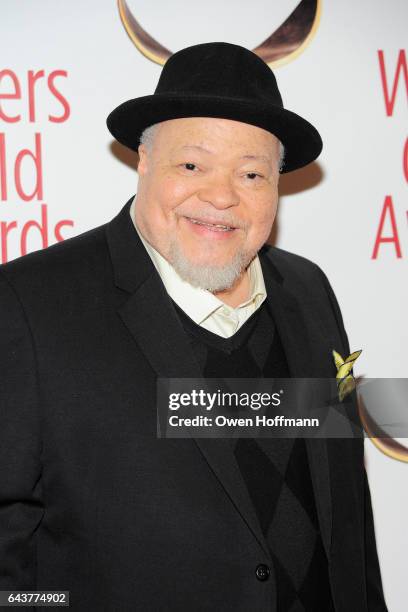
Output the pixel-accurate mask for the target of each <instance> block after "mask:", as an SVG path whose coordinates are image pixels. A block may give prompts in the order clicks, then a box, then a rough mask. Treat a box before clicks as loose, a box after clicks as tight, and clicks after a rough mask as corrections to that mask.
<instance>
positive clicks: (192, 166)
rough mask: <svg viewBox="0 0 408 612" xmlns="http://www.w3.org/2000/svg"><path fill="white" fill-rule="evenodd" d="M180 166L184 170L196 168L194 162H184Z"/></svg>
mask: <svg viewBox="0 0 408 612" xmlns="http://www.w3.org/2000/svg"><path fill="white" fill-rule="evenodd" d="M182 166H183V168H185V169H186V170H194V169H195V168H197V166H196V165H195V164H193V163H190V162H186V163H185V164H182Z"/></svg>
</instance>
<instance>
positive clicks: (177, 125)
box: [157, 117, 278, 156]
mask: <svg viewBox="0 0 408 612" xmlns="http://www.w3.org/2000/svg"><path fill="white" fill-rule="evenodd" d="M157 140H158V141H159V142H158V144H159V143H160V147H161V148H162V147H163V146H165V147H166V148H167V149H168V150H169V151H172V152H173V151H178V150H180V149H185V150H187V149H186V147H194V148H196V150H198V151H200V152H203V153H214V154H217V153H218V152H221V151H224V150H225V149H226V148H228V149H229V150H230V151H234V152H236V153H237V154H242V153H245V154H248V155H256V154H265V153H267V154H269V155H270V156H273V155H274V154H275V153H276V154H278V139H277V138H276V136H274V135H273V134H271V133H270V132H268V131H267V130H264V129H262V128H259V127H257V126H254V125H250V124H248V123H242V122H241V121H234V120H232V119H219V118H215V117H183V118H181V119H171V120H169V121H163V122H162V123H161V124H160V126H159V129H158V133H157ZM231 147H234V148H233V149H232V150H231Z"/></svg>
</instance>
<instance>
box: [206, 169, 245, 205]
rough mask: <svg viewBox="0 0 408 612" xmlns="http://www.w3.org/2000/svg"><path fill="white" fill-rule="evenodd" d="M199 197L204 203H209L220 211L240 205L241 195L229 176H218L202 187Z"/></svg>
mask: <svg viewBox="0 0 408 612" xmlns="http://www.w3.org/2000/svg"><path fill="white" fill-rule="evenodd" d="M197 195H198V198H199V199H200V200H201V201H202V202H208V203H210V204H212V205H213V206H214V207H215V208H219V209H224V208H230V207H231V206H237V205H238V204H239V195H238V193H237V192H236V190H235V189H234V185H233V184H232V180H231V178H230V177H228V176H221V175H217V176H216V177H212V178H211V179H208V180H207V181H206V183H205V185H202V186H201V189H200V190H199V192H198V194H197Z"/></svg>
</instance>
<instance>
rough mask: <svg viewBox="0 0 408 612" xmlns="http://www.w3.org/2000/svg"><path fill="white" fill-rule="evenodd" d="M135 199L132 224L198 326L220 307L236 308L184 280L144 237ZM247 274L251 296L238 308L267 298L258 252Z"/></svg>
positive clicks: (170, 289) (166, 282) (173, 294)
mask: <svg viewBox="0 0 408 612" xmlns="http://www.w3.org/2000/svg"><path fill="white" fill-rule="evenodd" d="M135 200H136V196H135V197H134V198H133V201H132V204H131V207H130V210H129V212H130V217H131V219H132V222H133V225H134V227H135V229H136V231H137V233H138V235H139V238H140V240H141V241H142V243H143V245H144V247H145V249H146V251H147V252H148V254H149V256H150V258H151V260H152V262H153V264H154V266H155V268H156V270H157V272H158V273H159V275H160V278H161V280H162V282H163V284H164V286H165V288H166V291H167V293H168V294H169V296H170V297H171V298H172V299H173V300H174V301H175V302H176V304H178V305H179V306H180V308H182V309H183V310H184V312H185V313H186V314H187V315H188V316H189V317H190V319H192V320H193V321H194V322H195V323H197V325H200V324H201V323H202V322H203V321H205V319H207V317H209V316H210V315H212V314H213V313H214V312H215V311H216V310H218V309H219V308H221V307H224V309H225V308H227V309H231V310H234V309H233V308H232V307H230V306H228V305H226V304H225V303H224V302H223V301H222V300H220V299H219V298H218V297H216V296H215V295H214V294H213V293H211V292H210V291H208V290H207V289H201V288H200V287H194V286H193V285H191V284H190V283H188V282H187V281H185V280H184V279H182V278H181V276H180V275H179V274H178V272H177V271H176V270H175V269H174V268H173V266H172V265H171V264H170V263H169V262H168V261H167V260H166V259H165V258H164V257H163V256H162V255H161V254H160V253H159V252H158V251H157V250H156V249H155V248H154V247H153V246H152V245H151V244H150V243H149V242H148V241H147V240H146V239H145V238H144V236H142V234H141V232H140V230H139V228H138V227H137V225H136V222H135V217H134V209H135ZM248 274H249V284H250V297H249V298H248V300H246V301H245V302H242V303H241V304H239V305H238V306H236V308H235V310H236V309H238V308H244V307H245V306H247V305H248V304H250V303H251V302H254V303H255V305H258V304H259V303H260V302H261V301H263V300H264V299H265V297H266V288H265V283H264V279H263V274H262V267H261V263H260V261H259V257H258V255H257V256H256V257H255V258H254V259H253V260H252V261H251V263H250V265H249V267H248Z"/></svg>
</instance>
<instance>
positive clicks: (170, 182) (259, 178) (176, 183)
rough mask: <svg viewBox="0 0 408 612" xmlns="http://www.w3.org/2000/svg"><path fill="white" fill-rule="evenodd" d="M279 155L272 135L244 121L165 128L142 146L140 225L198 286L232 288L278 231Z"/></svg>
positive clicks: (184, 122)
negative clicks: (270, 236) (275, 220)
mask: <svg viewBox="0 0 408 612" xmlns="http://www.w3.org/2000/svg"><path fill="white" fill-rule="evenodd" d="M279 153H280V151H279V141H278V139H277V138H276V137H275V136H274V135H273V134H271V133H270V132H267V131H266V130H263V129H262V128H258V127H256V126H252V125H249V124H246V123H241V122H239V121H232V120H230V119H217V118H212V117H211V118H207V117H188V118H182V119H172V120H169V121H164V122H162V123H160V124H159V125H158V126H157V127H156V128H155V132H154V138H153V143H152V146H151V147H149V148H147V147H146V145H140V146H139V158H140V161H139V166H138V174H139V186H138V191H137V196H136V206H135V219H136V224H137V226H138V228H139V229H140V231H141V233H142V235H143V236H144V237H145V238H146V239H147V241H148V242H149V243H150V244H151V245H152V246H153V247H154V248H155V249H156V250H157V251H159V253H160V254H161V255H162V256H163V257H164V258H165V259H167V260H168V261H169V262H170V263H171V264H172V265H173V266H174V267H175V268H176V270H177V271H178V272H179V274H180V275H181V276H182V277H183V278H184V279H185V280H187V281H189V282H190V283H191V284H193V285H196V286H201V287H202V288H205V289H209V290H210V291H220V290H222V289H224V288H228V287H231V286H232V285H233V283H234V282H235V281H236V280H237V278H238V277H239V276H240V275H241V274H242V272H243V270H245V269H246V267H247V266H248V265H249V263H250V262H251V260H252V259H253V258H254V257H255V255H256V253H257V252H258V251H259V249H260V248H261V247H262V245H263V244H264V243H265V242H266V240H267V239H268V236H269V234H270V232H271V228H272V225H273V221H274V219H275V215H276V208H277V202H278V181H279V170H278V164H279ZM217 226H218V227H217ZM219 226H221V227H219Z"/></svg>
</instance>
